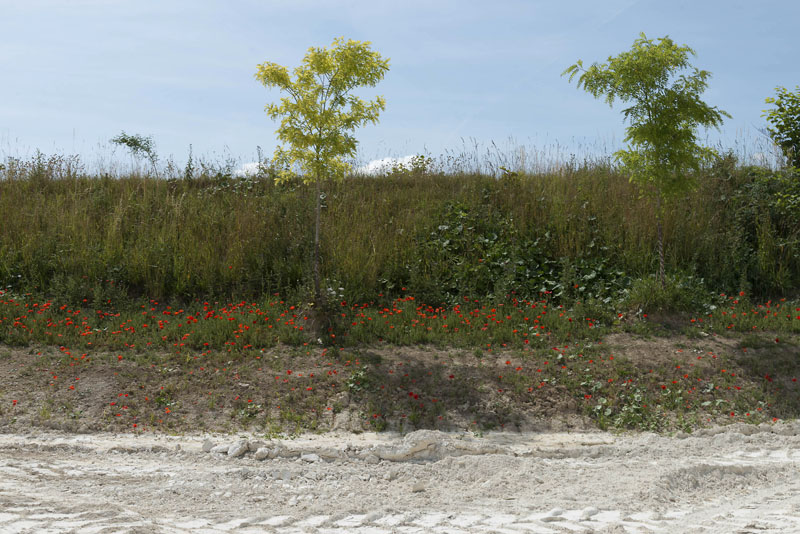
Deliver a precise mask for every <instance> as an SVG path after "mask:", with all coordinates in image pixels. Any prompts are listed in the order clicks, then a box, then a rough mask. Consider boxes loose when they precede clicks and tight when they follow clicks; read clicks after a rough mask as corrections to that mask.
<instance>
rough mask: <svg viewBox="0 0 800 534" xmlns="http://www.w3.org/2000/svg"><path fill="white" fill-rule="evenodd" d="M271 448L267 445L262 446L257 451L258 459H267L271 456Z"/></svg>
mask: <svg viewBox="0 0 800 534" xmlns="http://www.w3.org/2000/svg"><path fill="white" fill-rule="evenodd" d="M269 453H270V450H269V449H268V448H267V447H261V448H260V449H258V450H257V451H256V453H255V459H256V460H266V459H267V458H269Z"/></svg>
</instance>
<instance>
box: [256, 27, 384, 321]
mask: <svg viewBox="0 0 800 534" xmlns="http://www.w3.org/2000/svg"><path fill="white" fill-rule="evenodd" d="M388 70H389V60H388V59H383V58H381V56H380V54H378V53H377V52H373V51H372V50H371V49H370V43H369V42H368V41H364V42H362V41H353V40H348V41H345V40H344V38H343V37H340V38H338V39H336V40H334V41H333V44H332V46H331V48H330V49H325V48H316V47H312V48H309V49H308V53H307V54H306V56H305V57H304V58H303V62H302V64H301V65H300V66H299V67H297V68H296V69H294V79H292V78H291V77H290V76H289V71H288V70H287V68H286V67H283V66H281V65H277V64H275V63H269V62H267V63H262V64H261V65H258V72H257V73H256V75H255V76H256V79H258V80H259V81H260V82H261V83H263V84H264V86H265V87H268V88H271V87H277V88H278V89H280V90H281V91H285V92H286V93H288V96H287V97H284V98H282V99H281V103H280V105H277V104H269V105H267V106H266V108H265V109H266V111H267V114H268V115H269V116H270V118H271V119H273V120H276V119H278V118H280V119H281V123H280V127H279V128H278V130H277V132H276V133H277V134H278V139H280V140H281V141H282V142H284V143H288V145H289V148H288V149H287V148H284V147H282V146H279V147H278V148H277V149H276V150H275V156H274V160H275V164H276V165H277V166H278V167H280V168H283V169H284V171H282V172H281V173H280V174H279V176H278V178H276V181H284V180H289V179H291V178H293V177H294V174H293V173H292V169H293V168H294V167H296V166H297V167H299V168H300V170H301V171H302V175H301V177H302V180H303V181H304V182H305V183H306V184H309V183H314V184H315V195H316V208H315V225H314V258H313V272H314V301H315V302H314V304H315V305H316V306H321V305H322V304H323V297H322V290H321V288H320V218H321V217H320V210H321V195H322V191H321V182H322V180H323V179H325V178H335V179H342V178H344V173H345V172H346V171H347V170H348V168H349V165H348V164H347V163H346V162H345V161H344V160H343V159H342V158H343V157H345V156H349V157H353V156H355V153H356V144H357V141H356V139H355V137H354V136H353V132H354V131H355V129H356V128H357V127H359V126H361V125H362V124H365V123H367V122H371V123H373V124H375V123H377V122H378V115H379V113H380V112H381V111H382V110H383V109H384V108H385V107H386V102H385V101H384V99H383V97H380V96H378V97H376V98H375V100H372V101H367V102H365V101H364V100H362V99H361V98H359V97H357V96H354V95H352V94H351V92H352V91H353V90H354V89H356V88H357V87H362V86H369V87H375V85H377V84H378V82H379V81H380V80H382V79H383V77H384V75H385V74H386V72H387V71H388ZM318 309H319V308H318Z"/></svg>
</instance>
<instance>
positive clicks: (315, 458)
mask: <svg viewBox="0 0 800 534" xmlns="http://www.w3.org/2000/svg"><path fill="white" fill-rule="evenodd" d="M300 459H301V460H303V461H304V462H309V463H316V462H321V461H322V458H320V457H319V455H316V454H314V453H309V454H303V455H301V456H300Z"/></svg>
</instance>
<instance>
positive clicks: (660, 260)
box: [656, 195, 667, 289]
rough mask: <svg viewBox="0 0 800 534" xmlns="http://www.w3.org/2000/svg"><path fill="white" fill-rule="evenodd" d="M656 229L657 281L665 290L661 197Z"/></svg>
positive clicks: (659, 198)
mask: <svg viewBox="0 0 800 534" xmlns="http://www.w3.org/2000/svg"><path fill="white" fill-rule="evenodd" d="M656 229H657V230H658V279H659V280H660V281H661V289H666V287H667V281H666V275H665V273H664V230H663V228H662V225H661V195H659V197H658V209H657V210H656Z"/></svg>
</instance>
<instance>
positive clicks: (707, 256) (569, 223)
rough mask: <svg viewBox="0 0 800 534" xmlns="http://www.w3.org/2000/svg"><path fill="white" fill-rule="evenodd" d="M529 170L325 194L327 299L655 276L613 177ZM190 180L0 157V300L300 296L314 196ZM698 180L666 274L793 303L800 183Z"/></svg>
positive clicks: (621, 289) (61, 159) (602, 164)
mask: <svg viewBox="0 0 800 534" xmlns="http://www.w3.org/2000/svg"><path fill="white" fill-rule="evenodd" d="M515 158H516V159H515ZM531 158H532V156H530V155H526V154H523V153H517V154H516V155H511V156H509V157H508V159H507V160H506V161H503V160H501V159H495V160H494V162H493V163H492V164H491V165H490V166H489V167H487V168H484V169H482V170H483V172H474V171H470V165H473V167H472V168H473V169H474V165H475V164H477V163H478V160H477V159H475V158H473V160H470V158H469V157H466V158H462V160H461V163H460V166H458V165H456V164H455V163H454V162H453V161H451V167H450V168H449V169H443V168H441V167H437V166H436V165H430V166H423V167H421V168H414V169H411V170H407V169H406V170H404V169H395V170H393V171H389V172H388V174H387V175H385V176H379V177H367V176H359V175H353V176H350V177H348V178H347V179H345V180H344V181H343V182H340V183H326V184H325V185H324V188H323V189H324V191H325V192H326V198H325V203H324V204H325V208H324V210H323V223H322V228H323V276H324V277H325V279H326V280H327V285H328V286H329V289H330V294H331V296H336V297H339V296H342V297H343V298H344V297H347V298H348V299H360V298H372V297H374V296H375V295H378V294H384V295H386V297H387V298H388V297H389V296H391V295H397V294H399V292H400V290H401V288H402V287H406V288H407V289H408V290H409V291H412V292H414V293H415V294H416V295H417V296H418V298H420V299H424V300H426V301H427V302H430V303H436V302H441V301H445V300H451V301H452V300H454V299H455V298H458V297H459V296H461V295H464V294H475V295H476V296H481V297H484V296H487V295H488V296H491V295H500V294H504V293H507V292H508V291H512V290H514V291H517V293H518V294H520V295H521V296H525V297H534V296H535V294H537V293H539V292H549V293H552V295H554V296H557V297H563V298H567V297H569V298H573V299H575V298H577V299H585V298H598V299H610V298H620V297H622V296H624V295H625V293H626V291H628V288H629V287H630V286H631V283H632V280H635V279H639V278H643V277H646V276H648V275H649V274H651V273H653V272H655V270H656V261H657V260H656V255H655V253H654V251H655V247H656V229H655V224H654V219H653V209H654V207H653V205H652V204H651V202H650V201H649V200H648V199H646V198H642V197H641V196H640V195H639V192H638V191H637V190H636V189H635V187H634V186H632V185H631V184H630V183H629V181H628V179H627V178H626V177H625V176H623V175H622V174H620V173H619V172H618V171H617V170H616V169H615V168H614V167H613V166H612V165H610V164H609V163H608V161H607V160H604V159H602V158H597V159H594V160H591V159H584V161H582V162H578V161H576V160H575V159H572V160H570V161H566V162H563V163H562V164H560V165H549V166H547V168H546V170H542V171H540V172H525V166H526V165H523V164H522V163H523V162H528V163H530V161H531ZM456 159H457V158H456ZM533 160H534V161H538V162H539V163H542V161H540V160H536V159H535V158H533ZM456 163H457V162H456ZM506 164H507V165H506ZM501 166H502V167H505V168H506V169H507V170H506V171H501V172H499V171H500V167H501ZM203 169H204V172H201V173H199V174H200V175H199V176H195V177H194V178H192V179H176V178H173V179H155V178H152V177H149V176H147V175H143V174H141V173H130V174H127V175H124V176H117V177H112V176H110V175H108V174H101V175H99V176H90V175H88V173H86V172H85V170H84V169H83V167H82V165H81V162H80V161H79V160H78V159H77V158H74V157H65V156H50V157H47V156H44V155H42V154H38V153H37V155H36V156H34V157H32V158H30V159H28V160H20V159H11V158H8V159H6V161H5V162H4V164H3V167H2V170H0V217H1V218H2V224H0V288H6V289H8V290H11V291H14V292H36V293H41V294H47V295H50V296H54V297H59V298H64V299H69V300H72V301H80V300H83V299H86V300H87V301H89V300H92V301H96V302H98V303H100V302H103V301H106V300H108V299H121V298H125V297H128V296H131V297H138V296H142V295H146V296H148V297H152V298H158V299H170V298H173V299H189V298H195V297H209V296H216V297H234V298H236V297H245V296H261V295H268V294H272V293H281V294H291V293H293V292H297V291H302V290H303V289H304V286H305V284H306V283H307V279H308V274H309V266H310V254H311V247H310V245H309V243H310V242H311V241H312V231H313V209H312V206H313V202H312V201H313V199H312V194H313V193H312V189H310V188H308V187H306V186H303V185H290V186H276V185H275V184H274V183H273V182H272V180H271V178H270V177H269V176H268V175H266V174H268V173H266V174H265V175H264V176H259V177H254V178H234V177H232V176H231V175H230V172H221V171H219V169H217V170H216V172H209V169H212V166H203ZM509 169H518V170H519V171H522V172H511V170H509ZM180 175H181V173H179V172H175V173H173V176H180ZM498 175H499V177H498ZM698 178H699V179H698V182H699V183H700V187H699V189H698V190H697V191H696V192H694V193H692V194H691V195H689V196H688V197H686V198H684V199H681V200H680V201H678V202H676V203H674V204H673V205H672V206H671V207H670V210H669V212H668V214H667V216H666V217H665V220H664V232H665V243H666V260H667V268H668V270H670V271H671V272H673V273H676V274H677V275H680V276H684V277H689V278H692V279H695V280H698V281H701V284H705V285H706V286H707V287H709V288H712V289H714V290H718V291H739V290H746V291H748V293H752V294H754V295H756V296H760V295H765V296H770V295H773V294H778V293H781V294H783V293H792V292H793V291H796V288H798V287H800V186H799V185H798V184H800V177H798V175H797V173H796V172H795V173H794V174H793V173H792V172H791V171H776V170H771V169H768V168H764V167H754V166H743V165H740V164H739V163H738V162H737V159H736V157H734V156H733V155H730V154H729V155H728V156H726V157H723V158H720V159H719V161H718V162H717V163H716V164H715V165H714V166H712V167H711V168H708V169H706V170H704V171H703V172H702V175H701V176H699V177H698Z"/></svg>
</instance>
